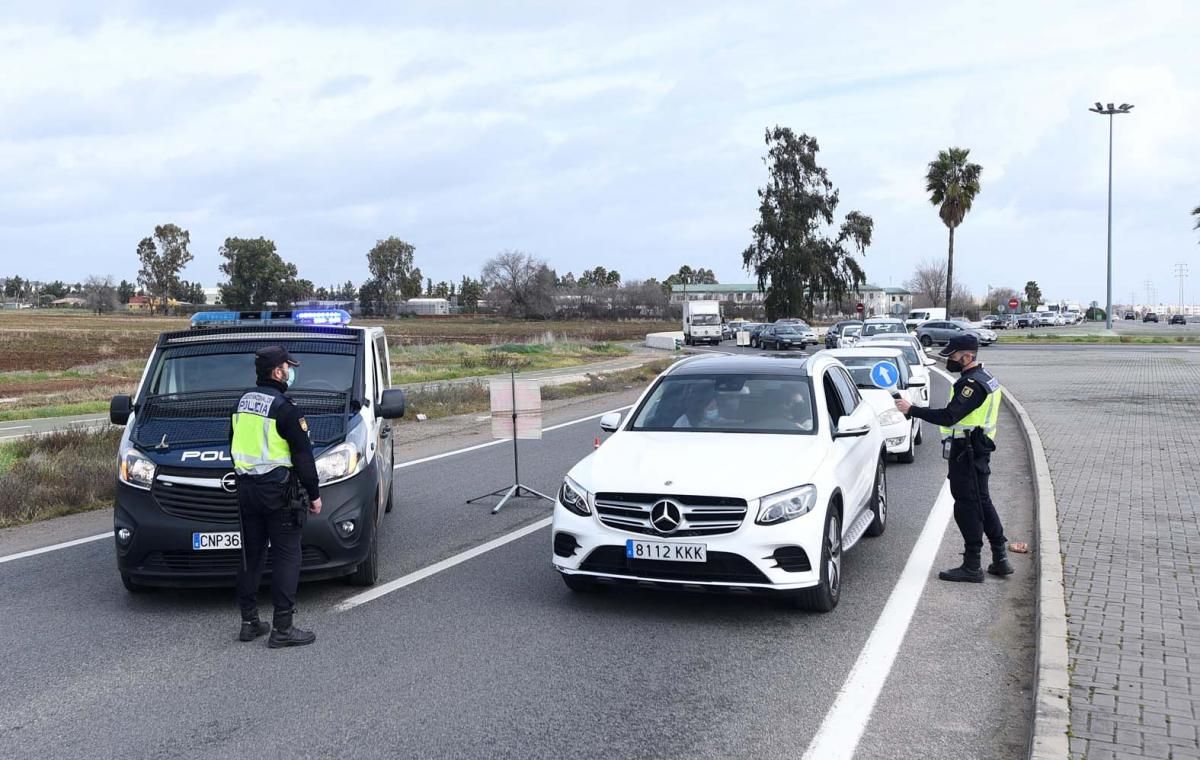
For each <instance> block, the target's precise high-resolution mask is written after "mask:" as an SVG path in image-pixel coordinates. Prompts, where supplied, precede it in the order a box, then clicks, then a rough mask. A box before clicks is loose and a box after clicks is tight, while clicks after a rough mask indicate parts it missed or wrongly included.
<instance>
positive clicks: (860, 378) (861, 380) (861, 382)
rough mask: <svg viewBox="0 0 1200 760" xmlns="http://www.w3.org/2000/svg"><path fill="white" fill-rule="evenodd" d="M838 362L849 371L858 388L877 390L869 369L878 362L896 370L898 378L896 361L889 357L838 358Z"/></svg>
mask: <svg viewBox="0 0 1200 760" xmlns="http://www.w3.org/2000/svg"><path fill="white" fill-rule="evenodd" d="M838 361H840V362H841V363H842V364H844V365H846V369H848V370H850V377H852V378H854V384H855V385H857V386H858V387H859V388H878V387H879V386H878V385H876V384H875V381H874V380H872V379H871V368H872V367H874V366H875V365H876V364H878V363H879V362H888V363H889V364H891V365H892V366H893V367H895V368H896V376H897V377H900V367H899V365H897V364H896V360H895V359H893V358H892V357H890V356H839V357H838Z"/></svg>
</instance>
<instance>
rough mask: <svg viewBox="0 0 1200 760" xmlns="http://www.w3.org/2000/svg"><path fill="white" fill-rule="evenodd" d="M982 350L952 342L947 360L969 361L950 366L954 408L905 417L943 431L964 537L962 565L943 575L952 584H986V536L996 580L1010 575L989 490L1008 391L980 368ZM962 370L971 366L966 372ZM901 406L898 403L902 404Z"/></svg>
mask: <svg viewBox="0 0 1200 760" xmlns="http://www.w3.org/2000/svg"><path fill="white" fill-rule="evenodd" d="M978 350H979V344H978V342H977V341H975V340H973V339H972V340H963V341H960V340H959V339H958V338H956V339H955V340H954V341H951V343H950V345H948V346H947V347H946V350H944V351H942V355H943V356H946V355H959V356H963V357H964V358H965V359H966V360H967V361H965V362H964V361H962V360H960V361H957V362H956V361H953V360H952V361H951V362H948V363H947V366H949V367H950V368H952V369H953V368H954V367H955V365H958V366H959V368H961V371H962V374H961V375H960V376H959V378H958V380H957V382H955V383H954V387H953V389H952V390H951V392H950V402H949V403H948V404H947V405H946V407H945V408H943V409H922V408H920V407H913V406H909V405H908V404H904V406H903V407H902V408H901V411H903V412H905V413H906V414H908V415H910V416H912V417H916V418H918V419H921V420H925V421H926V422H931V423H933V424H935V425H938V426H940V428H941V433H942V437H943V439H944V443H943V446H944V451H945V453H946V458H947V459H948V460H949V479H950V494H951V495H952V496H953V497H954V522H955V523H956V524H957V525H958V529H959V532H960V533H962V537H963V543H964V551H963V564H962V566H961V567H957V568H954V569H951V570H944V571H942V572H940V573H938V577H939V578H941V579H942V580H947V581H967V582H971V583H980V582H982V581H983V577H984V574H983V569H982V567H981V562H980V554H981V553H982V551H983V536H984V535H987V538H988V543H989V544H990V545H991V549H992V564H991V565H989V566H988V572H989V573H991V574H992V575H1001V576H1003V575H1009V574H1011V573H1012V567H1011V566H1010V565H1009V563H1008V556H1007V541H1008V539H1007V538H1005V536H1004V526H1003V525H1001V523H1000V515H999V513H997V511H996V507H995V505H994V504H993V503H992V495H991V492H990V491H989V489H988V478H989V476H990V475H991V472H992V469H991V455H992V452H993V451H995V450H996V443H995V441H996V432H997V422H998V420H999V417H1000V401H1001V398H1002V397H1003V394H1004V389H1003V388H1001V386H1000V381H999V380H997V379H996V378H995V377H993V376H992V374H991V373H990V372H988V371H987V370H986V369H984V367H983V365H982V364H977V363H975V357H976V355H977V352H978ZM962 364H966V365H967V366H965V367H962V366H961V365H962ZM897 405H898V406H899V405H900V404H899V402H898V404H897Z"/></svg>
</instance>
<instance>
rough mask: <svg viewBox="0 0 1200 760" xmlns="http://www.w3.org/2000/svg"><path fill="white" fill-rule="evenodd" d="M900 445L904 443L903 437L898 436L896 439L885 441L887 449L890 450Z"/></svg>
mask: <svg viewBox="0 0 1200 760" xmlns="http://www.w3.org/2000/svg"><path fill="white" fill-rule="evenodd" d="M902 443H904V436H900V437H898V438H889V439H887V446H888V448H891V447H892V446H899V445H900V444H902Z"/></svg>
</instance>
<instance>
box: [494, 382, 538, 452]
mask: <svg viewBox="0 0 1200 760" xmlns="http://www.w3.org/2000/svg"><path fill="white" fill-rule="evenodd" d="M491 396H492V437H493V438H512V437H514V435H515V437H517V438H524V439H529V440H538V439H540V438H541V437H542V386H541V385H539V384H538V382H537V381H536V380H511V379H510V380H493V381H492V386H491Z"/></svg>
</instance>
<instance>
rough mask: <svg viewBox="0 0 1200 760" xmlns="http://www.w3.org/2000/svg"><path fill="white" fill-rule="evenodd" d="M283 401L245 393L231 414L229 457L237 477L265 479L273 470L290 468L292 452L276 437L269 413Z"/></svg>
mask: <svg viewBox="0 0 1200 760" xmlns="http://www.w3.org/2000/svg"><path fill="white" fill-rule="evenodd" d="M277 398H278V399H279V400H280V401H282V400H283V399H282V397H277V396H274V395H272V394H270V393H263V392H262V391H258V390H254V391H248V392H247V393H245V394H244V395H243V396H242V398H241V400H239V401H238V406H237V411H236V412H234V413H233V442H232V444H231V445H230V451H229V453H230V455H231V456H232V457H233V469H234V471H235V472H236V473H237V474H239V475H265V474H266V473H268V472H270V471H271V470H274V469H275V468H276V467H291V466H292V449H291V447H289V446H288V443H287V441H286V440H285V439H284V438H283V436H281V435H280V434H279V430H278V428H277V427H276V424H275V418H274V416H272V412H273V411H274V409H275V408H276V404H275V402H276V399H277Z"/></svg>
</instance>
